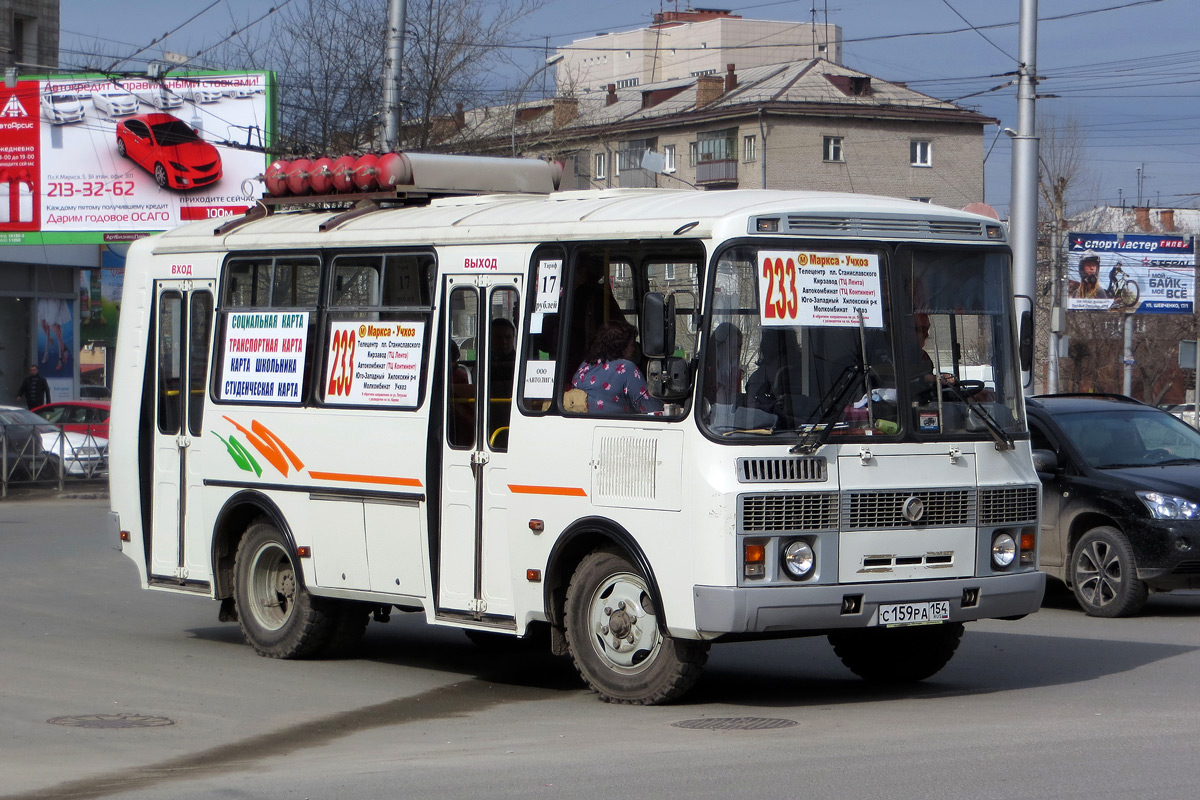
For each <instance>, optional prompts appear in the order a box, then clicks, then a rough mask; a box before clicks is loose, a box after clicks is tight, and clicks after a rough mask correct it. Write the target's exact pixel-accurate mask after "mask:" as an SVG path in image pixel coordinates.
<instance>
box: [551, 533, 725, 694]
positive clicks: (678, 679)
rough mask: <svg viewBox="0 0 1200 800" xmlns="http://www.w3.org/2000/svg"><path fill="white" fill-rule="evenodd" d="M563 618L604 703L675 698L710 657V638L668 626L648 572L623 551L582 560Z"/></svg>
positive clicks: (579, 665)
mask: <svg viewBox="0 0 1200 800" xmlns="http://www.w3.org/2000/svg"><path fill="white" fill-rule="evenodd" d="M565 617H566V633H567V644H568V646H569V647H570V651H571V658H572V660H573V661H574V662H575V668H576V669H577V670H578V671H579V674H580V675H581V676H582V677H583V679H584V681H586V682H587V684H588V686H590V687H591V688H592V690H593V691H595V692H596V693H597V694H599V695H600V699H601V700H604V701H605V702H609V703H627V704H633V705H657V704H659V703H667V702H670V701H672V700H674V699H676V698H678V697H680V696H681V695H683V694H684V692H686V691H687V690H688V689H690V688H691V687H692V685H693V684H694V683H695V682H696V680H697V679H698V678H699V677H700V671H701V669H702V668H703V667H704V662H705V661H707V660H708V644H707V643H706V642H699V641H692V640H687V639H675V638H672V637H670V636H666V635H664V634H663V633H662V631H661V629H660V628H659V620H658V611H657V609H656V607H655V602H654V598H653V597H651V596H650V591H649V589H648V587H647V584H646V579H645V578H644V577H643V576H642V575H641V574H640V573H639V572H638V570H637V568H636V567H634V566H633V564H631V563H630V562H629V560H628V559H627V558H626V557H625V556H623V555H620V554H618V553H613V552H609V551H598V552H595V553H590V554H589V555H588V556H586V557H585V558H584V559H583V561H581V562H580V563H579V566H578V567H577V568H576V570H575V574H574V575H573V576H572V577H571V582H570V585H569V586H568V587H567V598H566V609H565Z"/></svg>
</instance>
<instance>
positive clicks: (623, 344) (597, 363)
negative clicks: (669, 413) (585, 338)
mask: <svg viewBox="0 0 1200 800" xmlns="http://www.w3.org/2000/svg"><path fill="white" fill-rule="evenodd" d="M636 339H637V330H636V329H635V328H634V327H633V326H632V325H630V324H629V323H628V322H626V321H625V320H623V319H613V320H609V321H608V322H606V323H604V324H603V325H601V326H600V328H599V330H597V331H596V336H595V338H594V339H592V344H591V346H590V347H589V348H588V352H587V355H586V357H585V360H584V362H583V363H582V364H580V365H579V369H578V370H576V371H575V377H574V378H573V379H572V380H571V385H572V386H574V387H575V388H576V389H582V390H583V391H584V392H585V393H586V394H587V401H588V413H589V414H661V413H662V410H663V404H662V403H661V402H660V401H658V400H655V399H654V398H653V397H651V396H650V392H649V391H647V389H646V379H645V378H644V377H642V372H641V370H639V369H638V368H637V365H636V364H634V363H633V361H631V360H630V359H631V358H632V357H633V351H634V343H635V340H636Z"/></svg>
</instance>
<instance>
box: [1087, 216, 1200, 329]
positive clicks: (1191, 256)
mask: <svg viewBox="0 0 1200 800" xmlns="http://www.w3.org/2000/svg"><path fill="white" fill-rule="evenodd" d="M1067 271H1068V295H1069V296H1068V299H1067V308H1068V309H1070V310H1072V311H1113V312H1120V313H1125V314H1191V313H1192V311H1193V308H1194V306H1195V300H1196V242H1195V237H1192V236H1181V235H1165V236H1164V235H1156V234H1139V233H1075V232H1072V233H1068V234H1067Z"/></svg>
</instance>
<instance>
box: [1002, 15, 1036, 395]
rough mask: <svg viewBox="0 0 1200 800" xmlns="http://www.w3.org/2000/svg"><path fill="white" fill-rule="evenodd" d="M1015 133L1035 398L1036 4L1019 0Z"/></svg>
mask: <svg viewBox="0 0 1200 800" xmlns="http://www.w3.org/2000/svg"><path fill="white" fill-rule="evenodd" d="M1017 60H1018V61H1019V62H1020V63H1019V64H1018V65H1017V131H1016V133H1015V134H1012V137H1013V159H1012V199H1011V204H1010V206H1009V229H1010V230H1011V232H1012V247H1013V294H1014V295H1015V299H1016V309H1017V319H1018V320H1020V326H1021V327H1020V331H1019V333H1020V343H1021V352H1022V355H1023V356H1025V355H1026V354H1027V355H1028V356H1029V357H1028V359H1026V358H1024V357H1023V358H1022V363H1021V384H1022V387H1023V390H1024V392H1025V394H1026V395H1031V394H1033V393H1034V392H1033V358H1032V353H1033V341H1034V338H1033V298H1034V294H1035V292H1036V286H1037V277H1036V275H1037V200H1038V139H1037V136H1035V135H1034V131H1035V126H1034V104H1035V97H1036V95H1037V0H1021V21H1020V50H1019V52H1018V54H1017Z"/></svg>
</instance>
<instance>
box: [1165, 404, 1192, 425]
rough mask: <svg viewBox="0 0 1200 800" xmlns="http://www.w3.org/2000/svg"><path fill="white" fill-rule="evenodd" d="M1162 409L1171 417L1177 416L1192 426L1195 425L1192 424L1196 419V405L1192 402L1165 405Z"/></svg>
mask: <svg viewBox="0 0 1200 800" xmlns="http://www.w3.org/2000/svg"><path fill="white" fill-rule="evenodd" d="M1163 411H1166V412H1167V413H1168V414H1170V415H1171V416H1173V417H1178V418H1179V419H1181V420H1183V421H1184V422H1186V423H1187V424H1188V425H1191V426H1192V427H1193V428H1194V427H1196V426H1195V424H1194V423H1195V421H1196V406H1195V404H1194V403H1179V404H1177V405H1173V406H1166V407H1164V408H1163Z"/></svg>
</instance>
